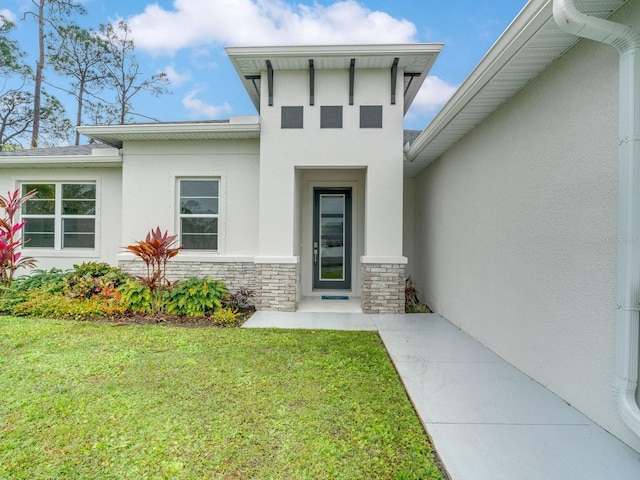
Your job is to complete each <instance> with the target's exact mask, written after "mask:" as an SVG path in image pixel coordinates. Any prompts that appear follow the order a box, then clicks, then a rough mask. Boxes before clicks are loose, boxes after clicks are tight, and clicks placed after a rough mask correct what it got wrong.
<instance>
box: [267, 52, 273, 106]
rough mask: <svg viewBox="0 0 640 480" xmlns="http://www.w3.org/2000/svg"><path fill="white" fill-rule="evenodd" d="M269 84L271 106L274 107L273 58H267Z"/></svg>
mask: <svg viewBox="0 0 640 480" xmlns="http://www.w3.org/2000/svg"><path fill="white" fill-rule="evenodd" d="M267 84H268V89H269V106H270V107H273V67H272V66H271V60H267Z"/></svg>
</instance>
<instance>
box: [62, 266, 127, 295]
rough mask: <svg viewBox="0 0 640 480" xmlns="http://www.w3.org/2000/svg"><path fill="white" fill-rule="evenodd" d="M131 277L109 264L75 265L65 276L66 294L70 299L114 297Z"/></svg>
mask: <svg viewBox="0 0 640 480" xmlns="http://www.w3.org/2000/svg"><path fill="white" fill-rule="evenodd" d="M130 278H132V276H131V275H129V274H127V273H124V272H123V271H122V270H121V269H120V268H118V267H112V266H111V265H109V264H108V263H95V262H85V263H83V264H81V265H74V266H73V270H72V271H70V272H67V274H66V275H65V278H64V281H65V288H66V293H67V295H69V296H70V297H80V298H91V297H92V296H94V295H104V296H108V297H113V296H114V294H113V292H114V291H115V290H116V289H117V287H119V286H120V285H121V284H123V283H125V282H126V281H127V280H128V279H130Z"/></svg>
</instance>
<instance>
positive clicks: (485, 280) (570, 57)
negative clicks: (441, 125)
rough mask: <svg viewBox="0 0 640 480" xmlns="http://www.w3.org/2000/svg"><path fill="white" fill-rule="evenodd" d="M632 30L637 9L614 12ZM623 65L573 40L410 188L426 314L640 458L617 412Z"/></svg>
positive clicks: (639, 446)
mask: <svg viewBox="0 0 640 480" xmlns="http://www.w3.org/2000/svg"><path fill="white" fill-rule="evenodd" d="M620 16H624V23H628V24H632V25H635V26H636V28H638V27H639V26H640V5H639V4H637V3H635V4H633V5H632V4H631V3H630V4H628V5H627V6H626V7H624V8H623V9H622V10H621V11H620V12H619V14H618V17H620ZM617 106H618V55H617V53H616V51H615V50H614V49H613V48H611V47H607V46H604V45H601V44H598V43H595V42H590V41H581V42H580V43H579V44H578V45H577V46H576V47H575V48H574V49H572V50H571V51H570V52H568V53H567V54H565V55H564V56H563V57H562V58H561V59H560V60H559V61H557V62H556V63H555V64H554V65H552V66H551V67H550V68H549V69H548V70H546V71H545V72H544V73H543V74H542V75H540V76H539V77H538V78H536V79H535V80H533V81H532V82H531V83H530V84H529V85H528V86H527V87H526V88H525V89H524V90H523V91H521V92H520V93H519V94H518V95H516V96H515V97H513V98H512V99H511V100H509V101H508V102H507V103H506V104H505V105H503V106H502V107H501V108H500V109H499V110H498V111H497V112H495V113H494V114H493V115H492V116H490V117H489V118H488V119H486V120H485V121H484V122H483V123H482V124H480V125H479V126H478V127H477V128H476V129H475V130H473V131H472V132H471V133H469V134H468V135H467V136H466V137H465V138H464V139H462V140H461V141H460V142H458V143H457V144H456V145H454V146H453V147H452V148H451V149H450V150H449V151H447V152H446V153H445V154H444V155H443V156H442V157H441V158H440V159H439V160H438V161H436V162H434V163H433V164H431V165H430V166H429V167H427V168H426V169H425V170H424V171H423V172H422V173H421V174H420V175H419V176H418V177H417V178H416V179H415V199H416V203H415V205H416V206H415V212H414V218H415V220H416V225H415V227H414V228H415V233H416V237H415V238H416V240H415V242H414V245H415V251H414V257H413V258H412V259H411V263H412V269H413V271H414V272H415V273H414V275H415V278H416V281H417V285H418V287H419V288H420V289H421V290H422V291H423V292H424V294H425V300H426V302H427V303H428V304H429V305H430V306H431V307H432V308H433V309H435V310H436V311H437V312H439V313H441V314H442V315H444V316H445V317H446V318H447V319H449V320H450V321H452V322H453V323H455V324H456V325H458V326H460V327H461V328H462V329H463V330H465V331H467V332H468V333H470V334H471V335H473V336H474V337H475V338H477V339H478V340H480V341H481V342H482V343H483V344H485V345H486V346H488V347H489V348H491V349H492V350H493V351H495V352H496V353H497V354H498V355H500V356H501V357H503V358H504V359H505V360H507V361H508V362H510V363H512V364H513V365H515V366H516V367H517V368H519V369H520V370H522V371H523V372H525V373H526V374H528V375H530V376H531V377H532V378H534V379H535V380H537V381H539V382H540V383H542V384H543V385H545V386H546V387H548V388H549V389H550V390H552V391H553V392H555V393H556V394H558V395H559V396H560V397H562V398H563V399H564V400H566V401H567V402H569V403H570V404H571V405H573V406H575V407H576V408H578V409H579V410H581V411H582V412H583V413H585V414H586V415H587V416H588V417H590V418H591V419H593V420H594V421H595V422H596V423H598V424H600V425H601V426H603V427H604V428H605V429H607V430H609V431H611V432H612V433H613V434H615V435H616V436H618V437H619V438H620V439H622V440H623V441H625V442H626V443H628V444H629V445H630V446H631V447H632V448H634V449H636V450H638V451H640V439H638V438H637V437H636V436H635V435H633V433H632V432H631V431H630V430H629V429H628V428H627V427H626V425H624V423H623V422H622V420H621V419H620V417H619V415H618V413H617V412H616V409H615V398H614V392H613V389H612V383H613V377H614V361H615V358H614V356H615V313H616V298H615V286H616V247H617V243H618V242H621V241H637V239H618V238H617V237H616V235H617V227H616V218H617V156H618V155H617V146H618V141H617V125H618V119H617V114H618V112H617V110H618V107H617Z"/></svg>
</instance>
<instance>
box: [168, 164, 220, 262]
mask: <svg viewBox="0 0 640 480" xmlns="http://www.w3.org/2000/svg"><path fill="white" fill-rule="evenodd" d="M174 178H175V189H176V190H175V191H176V195H175V201H176V207H175V208H176V226H177V228H176V231H177V233H178V241H179V244H180V245H182V219H183V218H216V219H217V220H218V223H217V226H218V228H217V232H216V237H217V249H215V250H213V249H209V250H208V249H193V248H192V249H188V248H184V250H182V252H183V253H185V254H188V255H198V254H204V255H208V254H221V253H222V252H223V245H224V243H223V235H222V232H223V230H224V229H223V211H224V203H223V199H224V189H223V185H224V182H223V178H222V177H221V176H220V175H180V176H178V175H176V176H175V177H174ZM182 181H215V182H217V183H218V213H216V214H183V213H182V212H181V205H180V201H181V199H182V186H181V182H182Z"/></svg>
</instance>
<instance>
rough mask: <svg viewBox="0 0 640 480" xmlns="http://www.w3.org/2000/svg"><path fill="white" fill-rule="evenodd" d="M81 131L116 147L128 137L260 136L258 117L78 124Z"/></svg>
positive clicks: (230, 138) (151, 138)
mask: <svg viewBox="0 0 640 480" xmlns="http://www.w3.org/2000/svg"><path fill="white" fill-rule="evenodd" d="M78 131H79V132H80V133H81V134H82V135H86V136H87V137H89V138H92V139H94V140H97V141H99V142H102V143H106V144H107V145H111V146H114V147H117V148H120V147H122V144H123V142H129V141H150V140H152V141H153V140H155V141H162V140H238V139H248V138H260V123H259V120H258V117H239V118H232V119H231V121H230V122H228V123H221V122H180V123H144V124H143V123H139V124H128V125H95V126H82V127H78Z"/></svg>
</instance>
